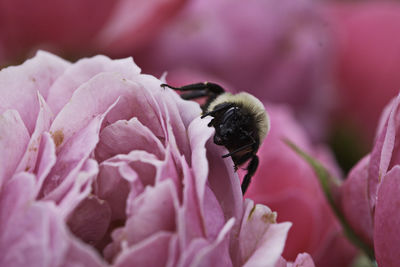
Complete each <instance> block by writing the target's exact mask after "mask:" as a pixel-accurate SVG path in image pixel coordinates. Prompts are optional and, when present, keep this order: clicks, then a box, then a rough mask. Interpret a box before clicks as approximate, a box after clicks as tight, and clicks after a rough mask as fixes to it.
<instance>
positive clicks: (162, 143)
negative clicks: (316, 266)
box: [0, 52, 312, 266]
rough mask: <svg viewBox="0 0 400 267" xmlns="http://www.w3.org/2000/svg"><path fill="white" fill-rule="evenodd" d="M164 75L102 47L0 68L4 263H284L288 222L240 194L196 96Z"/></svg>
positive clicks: (0, 250) (0, 252)
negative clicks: (83, 54) (143, 70)
mask: <svg viewBox="0 0 400 267" xmlns="http://www.w3.org/2000/svg"><path fill="white" fill-rule="evenodd" d="M161 83H162V81H160V80H158V79H156V78H154V77H153V76H149V75H144V74H140V69H139V68H138V67H137V66H136V65H135V64H134V63H133V61H132V59H130V58H127V59H121V60H110V59H109V58H107V57H104V56H96V57H93V58H89V59H82V60H80V61H78V62H76V63H73V64H71V63H69V62H66V61H64V60H62V59H60V58H58V57H56V56H54V55H51V54H48V53H45V52H39V53H38V54H37V55H36V56H35V57H34V58H33V59H31V60H28V61H27V62H25V63H24V64H23V65H21V66H16V67H9V68H6V69H3V70H2V71H1V72H0V109H1V114H2V115H1V117H0V137H1V138H0V148H1V149H0V166H1V168H0V186H1V189H0V266H77V265H85V266H108V265H109V264H111V265H113V266H189V265H190V266H242V265H244V266H274V265H275V264H276V263H278V261H279V262H281V259H280V257H281V253H282V251H283V247H284V244H285V240H286V235H287V232H288V229H289V227H290V223H276V221H275V220H276V213H275V212H272V211H271V210H270V209H269V208H267V207H266V206H263V205H260V204H257V205H255V204H254V203H253V201H251V200H246V201H243V198H242V195H241V190H240V183H239V179H238V176H237V174H235V173H234V172H233V163H232V161H231V160H230V159H225V160H224V159H222V158H221V155H222V154H223V153H224V152H226V151H224V149H225V148H222V147H219V146H216V145H215V144H214V143H213V142H212V141H211V140H210V137H211V136H212V134H213V128H209V127H207V120H206V119H200V118H199V114H200V112H201V110H200V108H199V105H198V104H196V103H194V102H191V101H184V100H182V99H181V98H180V97H179V96H178V95H177V94H176V93H174V92H172V91H171V90H166V89H162V88H161V87H160V84H161ZM211 139H212V138H211ZM309 260H310V259H308V262H309ZM311 263H312V262H311ZM310 266H311V265H310Z"/></svg>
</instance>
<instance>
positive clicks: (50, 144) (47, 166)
mask: <svg viewBox="0 0 400 267" xmlns="http://www.w3.org/2000/svg"><path fill="white" fill-rule="evenodd" d="M56 161H57V159H56V145H55V144H54V141H53V138H52V137H51V135H50V134H49V133H48V132H45V133H43V134H42V139H41V141H40V145H39V152H38V155H37V162H36V168H35V170H34V173H36V181H37V183H36V188H37V189H36V190H37V193H36V194H38V193H39V192H40V190H41V188H42V185H43V182H44V180H45V179H46V177H47V175H48V174H49V173H50V171H51V168H53V166H54V164H55V163H56Z"/></svg>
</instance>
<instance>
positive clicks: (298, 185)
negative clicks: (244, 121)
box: [245, 104, 356, 266]
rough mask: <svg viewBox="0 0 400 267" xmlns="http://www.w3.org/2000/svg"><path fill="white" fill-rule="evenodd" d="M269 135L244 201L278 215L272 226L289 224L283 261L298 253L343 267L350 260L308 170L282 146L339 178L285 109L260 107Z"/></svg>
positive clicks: (331, 163)
mask: <svg viewBox="0 0 400 267" xmlns="http://www.w3.org/2000/svg"><path fill="white" fill-rule="evenodd" d="M266 107H267V109H268V113H269V115H270V118H271V131H270V133H269V135H268V138H267V139H266V140H265V141H264V143H263V145H262V146H261V148H260V150H259V152H258V155H259V158H260V167H259V170H258V172H257V173H256V175H255V177H254V178H253V181H252V184H251V186H250V187H249V189H248V191H247V193H246V195H245V196H246V197H249V198H251V199H253V200H254V201H255V202H256V203H262V204H265V205H268V206H269V207H271V208H272V209H274V210H276V211H278V215H279V216H278V221H291V222H293V227H292V228H291V230H290V231H289V235H288V240H287V244H286V247H285V250H284V253H283V256H284V257H286V258H287V259H289V260H295V258H296V255H297V254H298V253H300V252H308V253H309V254H311V256H312V257H313V259H314V260H315V263H316V265H317V266H348V265H349V264H350V263H351V261H352V259H353V258H354V256H355V254H356V250H355V248H354V247H353V246H352V245H350V243H349V242H348V241H347V240H346V238H345V237H344V235H343V234H341V233H342V229H341V227H340V225H339V223H338V221H337V219H336V218H335V216H334V214H333V213H332V211H331V208H330V207H329V205H328V203H327V201H326V199H325V196H324V194H323V192H322V190H321V186H320V184H319V182H318V179H317V177H316V175H315V174H314V171H313V170H312V168H311V167H310V166H309V165H308V163H307V162H305V161H304V160H303V159H302V158H301V157H300V156H299V155H298V154H296V153H295V152H294V151H293V150H292V149H291V148H290V147H289V146H288V145H287V144H286V143H285V142H284V141H285V139H288V140H290V141H291V142H293V143H294V144H296V145H297V146H299V147H300V148H301V149H303V150H304V151H307V152H308V153H311V154H313V155H314V156H316V157H317V158H319V159H320V160H322V161H323V162H325V163H327V164H328V166H329V167H330V168H329V169H330V170H331V171H332V172H333V173H335V174H336V176H339V175H340V174H339V172H338V168H337V167H336V165H335V164H334V161H333V160H332V158H331V156H330V154H329V153H328V151H327V150H326V148H324V147H322V146H315V145H312V144H311V142H310V140H309V138H308V136H307V135H306V133H305V131H304V129H303V128H302V127H301V126H300V125H299V124H298V123H297V122H296V121H295V120H294V118H293V113H292V112H291V110H290V109H289V108H288V107H286V106H278V105H272V104H266Z"/></svg>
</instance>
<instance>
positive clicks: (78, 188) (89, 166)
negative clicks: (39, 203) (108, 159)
mask: <svg viewBox="0 0 400 267" xmlns="http://www.w3.org/2000/svg"><path fill="white" fill-rule="evenodd" d="M98 171H99V169H98V165H97V162H96V161H94V160H92V159H88V160H87V161H85V162H84V163H83V166H82V168H81V169H80V170H79V171H77V173H76V174H74V173H75V170H74V171H73V172H72V175H70V176H69V177H67V179H66V180H67V181H66V182H64V183H63V184H62V185H61V186H60V190H55V191H52V192H51V193H50V194H49V195H47V196H46V197H45V199H46V200H51V201H55V202H57V203H58V209H59V213H60V215H61V216H63V217H64V218H66V217H67V216H68V215H69V214H70V212H72V211H73V210H74V209H75V207H76V206H77V205H78V204H79V203H80V202H81V201H82V200H83V199H85V198H86V197H87V196H88V195H89V194H90V192H91V190H92V183H93V179H95V177H96V175H97V173H98ZM75 175H76V176H75ZM72 178H75V180H73V179H72ZM68 184H69V186H70V187H68V188H67V185H68ZM58 194H60V195H61V196H58ZM58 197H59V198H60V200H59V199H58ZM61 197H62V198H61ZM54 199H56V200H54Z"/></svg>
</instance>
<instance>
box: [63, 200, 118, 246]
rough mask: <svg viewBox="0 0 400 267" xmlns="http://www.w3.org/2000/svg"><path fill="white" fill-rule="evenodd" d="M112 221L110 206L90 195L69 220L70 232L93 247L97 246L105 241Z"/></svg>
mask: <svg viewBox="0 0 400 267" xmlns="http://www.w3.org/2000/svg"><path fill="white" fill-rule="evenodd" d="M110 221H111V209H110V206H109V205H108V203H107V202H106V201H104V200H100V199H99V198H97V197H96V196H94V195H89V196H88V197H87V198H86V199H84V200H83V201H81V202H80V203H79V205H78V206H77V207H76V208H75V209H74V211H73V212H72V213H71V214H70V215H69V216H68V218H67V224H68V227H69V229H70V231H71V232H72V233H73V234H74V235H75V236H77V237H78V238H79V239H81V240H82V241H83V242H85V243H88V244H90V245H92V246H96V244H97V243H98V242H99V241H100V240H101V239H103V237H104V235H105V234H106V232H107V229H108V227H109V224H110Z"/></svg>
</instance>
